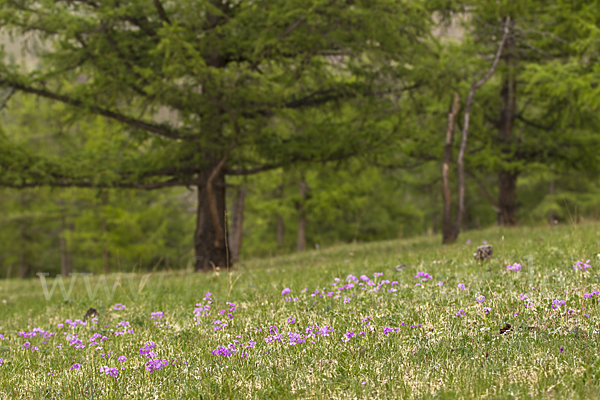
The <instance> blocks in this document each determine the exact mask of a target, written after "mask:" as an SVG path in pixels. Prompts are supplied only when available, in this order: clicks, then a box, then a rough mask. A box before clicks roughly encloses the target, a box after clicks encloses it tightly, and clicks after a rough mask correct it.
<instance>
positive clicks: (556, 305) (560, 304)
mask: <svg viewBox="0 0 600 400" xmlns="http://www.w3.org/2000/svg"><path fill="white" fill-rule="evenodd" d="M566 305H567V302H566V301H564V300H554V301H553V302H552V309H553V310H556V309H558V308H559V307H564V306H566Z"/></svg>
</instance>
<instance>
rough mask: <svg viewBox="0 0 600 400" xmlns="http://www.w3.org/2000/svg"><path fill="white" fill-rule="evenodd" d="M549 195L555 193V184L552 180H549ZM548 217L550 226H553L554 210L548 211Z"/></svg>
mask: <svg viewBox="0 0 600 400" xmlns="http://www.w3.org/2000/svg"><path fill="white" fill-rule="evenodd" d="M550 195H551V196H554V195H556V184H555V183H554V181H550ZM548 219H549V220H550V226H554V221H555V220H556V211H554V210H550V212H549V213H548Z"/></svg>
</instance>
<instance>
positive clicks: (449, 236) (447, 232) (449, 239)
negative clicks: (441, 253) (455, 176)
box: [442, 92, 460, 243]
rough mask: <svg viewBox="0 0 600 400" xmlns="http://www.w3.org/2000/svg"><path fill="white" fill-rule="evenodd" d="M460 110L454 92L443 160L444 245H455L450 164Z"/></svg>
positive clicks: (458, 101) (456, 95)
mask: <svg viewBox="0 0 600 400" xmlns="http://www.w3.org/2000/svg"><path fill="white" fill-rule="evenodd" d="M459 109H460V98H459V97H458V93H456V92H454V101H453V105H452V109H451V110H450V112H449V113H448V125H447V127H446V144H445V145H444V156H443V160H442V196H443V198H444V208H443V217H442V224H443V226H442V243H453V242H454V241H455V240H456V233H455V231H454V226H453V225H452V191H451V190H450V164H451V163H452V143H453V142H454V121H455V119H456V114H458V110H459Z"/></svg>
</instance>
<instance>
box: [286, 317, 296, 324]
mask: <svg viewBox="0 0 600 400" xmlns="http://www.w3.org/2000/svg"><path fill="white" fill-rule="evenodd" d="M287 322H288V323H289V324H293V323H294V322H296V318H294V317H288V319H287Z"/></svg>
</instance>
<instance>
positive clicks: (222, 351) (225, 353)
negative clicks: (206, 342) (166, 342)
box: [146, 346, 234, 372]
mask: <svg viewBox="0 0 600 400" xmlns="http://www.w3.org/2000/svg"><path fill="white" fill-rule="evenodd" d="M212 354H213V355H214V356H220V357H231V356H232V355H234V352H233V351H232V350H231V349H230V348H228V347H224V346H219V347H217V348H216V349H214V350H213V351H212ZM161 368H162V367H161ZM146 369H148V367H146ZM159 369H160V368H159ZM150 372H152V371H150Z"/></svg>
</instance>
